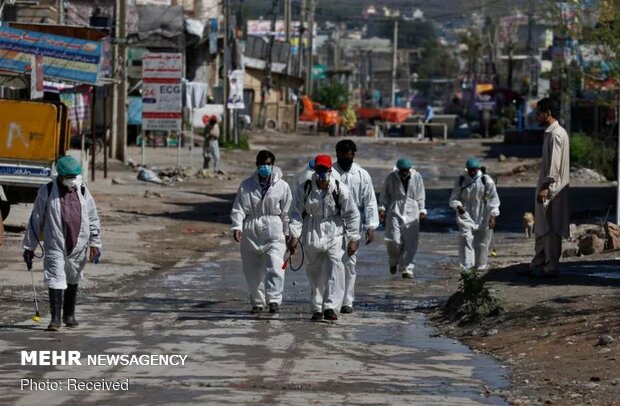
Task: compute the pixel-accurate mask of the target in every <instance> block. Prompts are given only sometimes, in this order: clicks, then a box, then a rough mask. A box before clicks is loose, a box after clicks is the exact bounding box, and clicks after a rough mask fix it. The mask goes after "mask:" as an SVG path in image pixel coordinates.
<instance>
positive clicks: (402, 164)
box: [396, 158, 413, 169]
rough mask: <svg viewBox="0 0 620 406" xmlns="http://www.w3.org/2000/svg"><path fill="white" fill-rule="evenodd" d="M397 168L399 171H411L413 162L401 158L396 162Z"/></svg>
mask: <svg viewBox="0 0 620 406" xmlns="http://www.w3.org/2000/svg"><path fill="white" fill-rule="evenodd" d="M396 167H397V168H398V169H411V168H413V161H412V160H411V159H409V158H400V159H399V160H398V161H396Z"/></svg>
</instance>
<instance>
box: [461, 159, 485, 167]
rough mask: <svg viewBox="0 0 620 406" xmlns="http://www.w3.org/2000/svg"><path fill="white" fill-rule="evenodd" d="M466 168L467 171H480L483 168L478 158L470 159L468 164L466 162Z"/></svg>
mask: <svg viewBox="0 0 620 406" xmlns="http://www.w3.org/2000/svg"><path fill="white" fill-rule="evenodd" d="M465 168H467V169H480V168H482V164H481V163H480V160H478V158H469V159H468V160H467V162H465Z"/></svg>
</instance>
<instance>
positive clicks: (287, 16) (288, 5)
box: [284, 0, 293, 43]
mask: <svg viewBox="0 0 620 406" xmlns="http://www.w3.org/2000/svg"><path fill="white" fill-rule="evenodd" d="M292 1H293V0H284V41H286V42H287V43H290V42H291V20H292V19H293V7H292Z"/></svg>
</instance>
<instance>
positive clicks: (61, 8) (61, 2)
mask: <svg viewBox="0 0 620 406" xmlns="http://www.w3.org/2000/svg"><path fill="white" fill-rule="evenodd" d="M57 4H58V25H64V24H65V0H58V3H57Z"/></svg>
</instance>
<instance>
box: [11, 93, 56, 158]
mask: <svg viewBox="0 0 620 406" xmlns="http://www.w3.org/2000/svg"><path fill="white" fill-rule="evenodd" d="M57 110H58V109H57V107H56V106H55V105H53V104H45V103H32V102H28V101H17V100H0V111H2V114H0V159H2V160H19V161H22V160H27V161H44V162H51V161H53V160H54V159H56V156H57V154H58V146H59V143H60V134H59V132H60V131H59V127H60V126H59V125H58V121H57V120H58V111H57Z"/></svg>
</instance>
